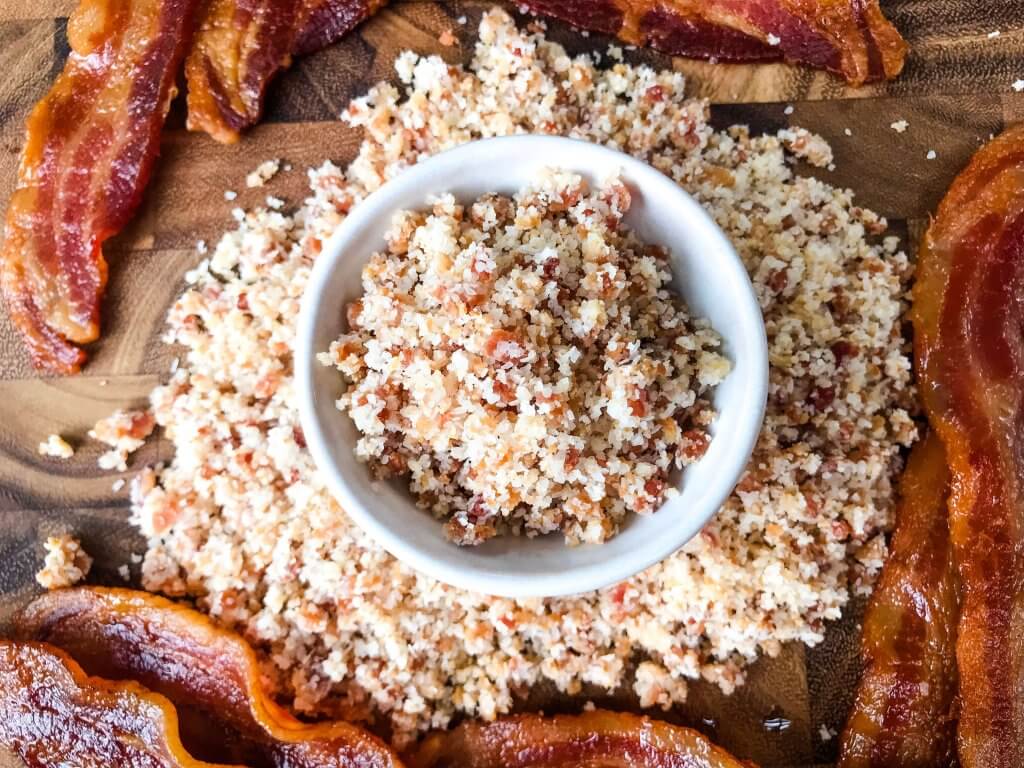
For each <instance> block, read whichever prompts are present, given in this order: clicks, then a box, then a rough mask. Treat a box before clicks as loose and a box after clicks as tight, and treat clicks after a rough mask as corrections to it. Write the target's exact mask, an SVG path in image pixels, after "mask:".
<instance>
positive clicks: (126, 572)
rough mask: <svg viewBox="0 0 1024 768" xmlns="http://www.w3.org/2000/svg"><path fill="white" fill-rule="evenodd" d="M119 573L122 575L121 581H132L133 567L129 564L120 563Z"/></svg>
mask: <svg viewBox="0 0 1024 768" xmlns="http://www.w3.org/2000/svg"><path fill="white" fill-rule="evenodd" d="M117 575H118V576H120V577H121V581H131V579H132V569H131V568H129V567H128V566H127V565H119V566H118V567H117Z"/></svg>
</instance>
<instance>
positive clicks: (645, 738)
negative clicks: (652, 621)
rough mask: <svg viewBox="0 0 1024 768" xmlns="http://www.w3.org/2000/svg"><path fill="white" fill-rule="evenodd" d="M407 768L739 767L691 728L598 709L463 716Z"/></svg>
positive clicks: (428, 743)
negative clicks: (485, 718)
mask: <svg viewBox="0 0 1024 768" xmlns="http://www.w3.org/2000/svg"><path fill="white" fill-rule="evenodd" d="M409 764H410V766H412V768H578V767H579V766H601V767H602V768H620V766H621V768H743V766H748V767H749V766H752V763H746V762H741V761H739V760H737V759H736V758H734V757H733V756H732V755H730V754H729V753H728V752H726V751H725V750H724V749H721V748H720V747H716V746H715V745H714V744H712V743H711V742H710V741H708V740H707V739H705V738H704V737H703V736H701V735H700V734H699V733H697V731H692V730H690V729H689V728H679V727H677V726H674V725H669V724H668V723H661V722H657V721H655V720H651V719H650V718H646V717H638V716H636V715H630V714H625V713H618V712H604V711H601V710H597V711H594V712H587V713H585V714H582V715H559V716H555V717H543V716H541V715H520V716H518V717H508V718H504V719H502V720H498V721H496V722H493V723H478V722H467V723H463V724H462V725H460V726H458V727H457V728H455V729H454V730H453V731H449V732H447V733H437V734H433V735H431V736H428V737H427V739H426V740H425V741H424V742H423V744H422V745H421V746H420V748H419V750H418V751H417V752H416V754H415V755H414V756H413V757H412V758H410V759H409Z"/></svg>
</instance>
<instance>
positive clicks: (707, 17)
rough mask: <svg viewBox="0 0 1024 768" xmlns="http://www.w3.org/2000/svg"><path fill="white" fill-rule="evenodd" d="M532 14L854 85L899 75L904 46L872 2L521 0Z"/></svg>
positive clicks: (669, 48) (637, 41)
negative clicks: (790, 66)
mask: <svg viewBox="0 0 1024 768" xmlns="http://www.w3.org/2000/svg"><path fill="white" fill-rule="evenodd" d="M522 5H525V6H526V7H528V8H530V9H531V10H533V11H535V12H536V13H541V14H545V15H548V16H554V17H556V18H559V19H562V20H564V21H567V22H569V23H570V24H574V25H575V26H578V27H583V28H584V29H590V30H594V31H595V32H603V33H605V34H610V35H618V36H619V37H620V38H622V39H623V40H625V41H626V42H629V43H632V44H634V45H647V46H650V47H651V48H655V49H657V50H659V51H663V52H665V53H670V54H673V55H677V56H694V57H698V58H710V59H721V60H724V61H773V60H780V59H786V60H787V61H791V62H795V63H798V64H805V65H808V66H811V67H817V68H819V69H828V70H831V71H832V72H835V73H837V74H839V75H841V76H842V77H844V78H846V80H848V81H849V82H850V83H852V84H854V85H860V84H862V83H865V82H868V81H871V80H883V79H886V78H892V77H895V76H896V75H898V74H899V72H900V70H901V69H902V68H903V61H904V58H905V57H906V53H907V44H906V43H905V42H904V40H903V38H902V37H901V36H900V33H899V32H898V31H897V30H896V28H895V27H894V26H892V24H890V23H889V21H888V20H887V19H886V18H885V16H884V15H883V14H882V11H881V10H880V8H879V7H878V0H523V2H522Z"/></svg>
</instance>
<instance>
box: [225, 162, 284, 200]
mask: <svg viewBox="0 0 1024 768" xmlns="http://www.w3.org/2000/svg"><path fill="white" fill-rule="evenodd" d="M279 170H281V161H280V160H264V161H263V162H262V163H260V164H259V165H257V166H256V168H255V170H253V171H250V172H249V174H248V175H247V176H246V177H245V186H247V187H248V188H249V189H255V188H256V187H262V186H263V185H264V184H266V183H267V182H268V181H270V180H271V179H272V178H274V177H275V176H276V175H277V172H278V171H279ZM224 197H225V199H227V200H234V199H235V198H233V197H228V196H227V194H225V195H224Z"/></svg>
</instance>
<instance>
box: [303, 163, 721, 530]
mask: <svg viewBox="0 0 1024 768" xmlns="http://www.w3.org/2000/svg"><path fill="white" fill-rule="evenodd" d="M629 207H630V192H629V190H628V188H627V187H626V185H625V184H624V183H623V182H622V181H621V179H619V178H618V177H611V178H608V179H605V180H604V181H603V182H601V183H600V184H599V185H597V186H595V187H594V188H593V189H590V188H589V186H588V185H587V183H586V182H585V181H584V179H583V178H582V177H581V176H579V175H577V174H575V173H570V172H567V171H563V170H558V169H552V168H546V169H542V170H541V171H540V172H538V173H537V174H535V175H534V176H533V177H531V179H530V180H529V183H528V184H527V185H526V186H524V187H522V188H521V189H520V190H519V191H518V192H516V194H515V195H514V196H512V197H504V196H497V197H496V196H495V195H485V196H483V197H481V198H479V199H478V200H476V201H475V202H468V201H467V202H466V203H465V205H456V203H455V199H454V198H453V197H451V196H445V197H442V198H440V199H438V200H437V201H435V203H434V207H433V210H432V211H429V210H428V211H422V212H421V211H404V212H401V213H398V214H396V216H395V218H394V223H393V226H392V229H391V230H390V231H389V232H388V233H387V235H386V236H385V238H386V240H387V242H388V250H387V252H386V253H383V252H381V253H377V254H374V255H373V256H372V257H371V258H370V261H369V263H368V264H367V266H366V267H365V268H364V269H363V272H362V284H363V287H364V293H363V295H362V296H361V297H360V298H359V299H357V300H356V301H355V302H353V303H352V304H350V305H349V306H348V309H347V316H348V323H349V330H348V332H347V333H345V334H343V335H342V336H341V337H340V338H338V339H337V340H336V341H335V342H334V343H332V344H331V345H330V350H329V351H328V350H327V349H324V350H323V351H322V353H321V355H320V359H321V361H322V363H323V364H324V365H326V366H330V367H336V368H337V369H338V371H339V372H340V373H341V375H342V377H343V378H344V380H345V382H346V384H347V388H346V390H345V391H344V392H343V394H342V395H341V397H340V399H339V400H338V401H337V406H338V408H339V409H340V410H342V411H344V412H345V413H347V414H348V415H349V416H350V417H351V418H352V420H353V421H354V422H355V424H356V426H357V428H358V429H359V432H360V438H359V439H358V440H357V441H356V444H355V452H356V455H357V457H358V458H359V459H360V460H361V461H364V462H368V463H369V464H370V467H371V469H372V470H373V472H374V474H375V475H378V476H381V477H393V476H401V477H403V478H407V480H408V483H409V485H410V489H411V490H412V492H413V495H414V496H415V497H416V498H417V501H418V502H419V504H420V506H422V507H423V508H425V509H429V510H430V511H431V512H432V513H433V514H434V515H435V516H436V517H438V518H442V519H445V520H446V521H447V522H446V525H445V533H446V535H447V536H448V538H449V539H451V540H452V541H454V542H456V543H458V544H462V545H475V544H479V543H481V542H482V541H484V540H485V539H488V538H490V537H492V536H496V535H500V534H508V533H524V534H526V535H530V536H535V535H539V534H546V533H551V532H553V531H561V532H562V533H563V534H564V535H565V538H566V541H567V543H569V544H579V543H598V542H601V541H605V540H607V539H609V538H611V537H612V536H614V535H615V534H616V532H617V531H618V529H619V527H620V526H621V525H622V523H623V521H624V519H625V518H626V516H627V515H631V514H633V513H639V514H650V513H653V512H655V510H657V509H658V508H659V507H660V506H661V504H662V502H663V501H664V500H665V498H666V496H667V492H668V490H669V485H670V480H669V474H670V473H671V472H673V471H674V470H677V469H682V468H683V467H684V466H686V465H687V464H690V463H693V462H694V461H696V460H698V459H699V458H700V457H701V456H702V455H703V454H704V451H705V450H706V448H707V446H708V443H709V442H710V438H709V436H708V434H707V432H706V430H705V428H704V427H705V425H707V424H710V423H711V422H712V421H713V420H714V418H715V413H714V408H713V406H712V404H711V398H712V391H713V389H714V387H715V386H717V385H718V384H719V383H720V382H721V381H722V380H723V379H724V378H725V376H726V375H728V373H729V370H730V367H731V366H730V363H729V361H728V359H727V358H725V357H723V356H722V355H721V354H719V353H718V351H717V350H718V347H719V345H720V343H721V339H720V337H719V336H718V335H717V334H716V333H715V332H714V330H713V329H711V328H710V327H708V323H707V321H705V320H701V319H691V318H690V316H689V314H688V312H687V310H686V307H685V305H684V304H683V301H682V299H681V298H680V297H679V296H678V295H676V294H674V293H672V292H671V287H670V285H669V283H670V281H671V279H672V275H671V271H670V269H669V266H668V259H669V253H668V252H667V251H663V250H661V249H660V248H658V247H656V246H654V245H647V244H644V243H643V242H641V241H640V240H639V238H637V236H636V235H634V234H633V232H632V231H631V230H630V229H629V228H628V227H627V226H626V225H625V224H624V223H623V222H622V219H623V217H624V216H625V215H626V213H627V211H628V210H629ZM581 231H584V232H586V236H581V235H580V232H581ZM527 252H529V253H533V254H535V255H534V256H533V258H531V259H530V260H529V262H528V263H525V264H523V263H520V260H519V258H518V256H519V254H522V253H527ZM409 270H412V271H413V272H414V273H415V274H416V275H417V282H416V283H415V284H414V285H413V284H410V285H409V288H408V289H402V288H399V287H397V286H398V285H399V284H400V283H401V277H400V276H401V275H403V274H404V273H406V272H408V271H409ZM439 297H442V298H439ZM399 307H400V308H401V311H397V310H398V308H399ZM537 312H542V313H543V314H541V315H540V317H542V318H544V317H546V318H547V319H546V320H541V321H538V320H537V317H538V315H537V314H536V313H537ZM431 328H433V329H436V330H425V329H431ZM453 350H454V351H453ZM584 351H585V353H584ZM431 369H436V370H438V371H447V372H448V373H447V374H444V375H442V374H438V375H433V374H432V373H431ZM570 382H571V384H570ZM684 382H685V383H684ZM520 392H531V393H534V394H533V396H532V397H527V399H526V400H525V401H524V400H523V398H522V396H520V395H518V394H517V393H520ZM382 393H383V394H382ZM381 398H384V399H385V400H386V402H387V405H386V411H387V412H388V413H391V414H394V415H395V416H394V418H389V417H388V416H386V415H381V405H380V400H381ZM399 414H400V417H399ZM666 420H668V421H671V426H669V425H668V424H667V422H666ZM435 446H443V448H442V449H441V450H437V449H436V448H435ZM640 446H642V448H638V447H640ZM453 460H454V461H456V462H458V463H459V466H458V467H457V468H453Z"/></svg>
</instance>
